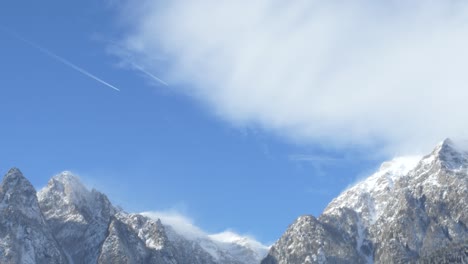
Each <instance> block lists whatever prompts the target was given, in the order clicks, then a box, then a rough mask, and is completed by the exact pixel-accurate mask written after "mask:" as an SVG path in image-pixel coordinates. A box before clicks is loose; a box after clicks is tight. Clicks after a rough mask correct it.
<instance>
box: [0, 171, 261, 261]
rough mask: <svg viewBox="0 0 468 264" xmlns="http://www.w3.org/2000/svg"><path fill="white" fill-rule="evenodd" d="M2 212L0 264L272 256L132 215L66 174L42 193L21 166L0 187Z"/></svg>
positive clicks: (0, 221)
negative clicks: (196, 236) (196, 237)
mask: <svg viewBox="0 0 468 264" xmlns="http://www.w3.org/2000/svg"><path fill="white" fill-rule="evenodd" d="M0 215H1V216H2V217H1V219H0V263H26V264H29V263H31V264H32V263H73V264H76V263H128V264H130V263H161V264H165V263H167V264H184V263H194V264H196V263H199V264H209V263H212V264H218V263H226V264H243V263H252V264H253V263H258V262H259V261H260V259H261V258H262V257H263V256H264V255H266V248H264V249H262V250H263V253H261V251H262V250H260V249H259V248H255V247H252V248H250V247H249V246H250V245H248V244H244V245H239V244H238V243H237V241H232V242H226V243H225V244H226V245H227V246H228V247H223V246H221V245H220V244H219V243H217V242H215V240H214V239H211V238H210V237H209V236H208V235H207V236H206V237H205V238H204V239H205V240H204V241H197V240H193V239H189V238H187V237H185V236H184V234H179V233H177V232H176V231H173V230H171V227H170V226H168V225H165V224H163V223H162V222H161V220H159V219H152V218H149V217H146V216H144V215H141V214H136V213H127V212H125V211H123V210H121V209H118V208H116V207H115V206H114V205H112V203H111V202H110V201H109V199H108V198H107V196H106V195H104V194H102V193H100V192H99V191H97V190H95V189H91V190H90V189H88V188H86V187H85V186H84V185H83V184H82V183H81V181H80V180H79V178H78V177H77V176H75V175H73V174H72V173H71V172H68V171H65V172H63V173H60V174H58V175H56V176H54V177H52V178H51V179H50V180H49V182H48V184H47V186H45V187H44V188H42V189H41V190H40V191H39V192H36V190H35V189H34V187H33V186H32V185H31V183H30V182H29V181H28V180H27V179H26V178H25V177H24V176H23V174H22V173H21V171H20V170H19V169H17V168H12V169H10V170H9V172H8V173H7V174H6V175H5V177H4V178H3V181H2V183H1V184H0ZM18 230H19V231H18ZM31 230H32V231H34V232H32V231H31ZM31 232H32V233H31ZM13 233H18V234H20V235H21V236H20V235H17V236H13ZM24 233H26V235H22V234H24ZM36 233H37V234H36ZM31 234H32V235H31ZM11 237H13V238H14V239H11ZM239 237H240V236H239ZM31 238H32V239H31ZM240 238H241V237H240ZM246 239H247V238H246ZM24 241H30V243H29V244H28V243H25V242H24ZM202 242H203V243H209V244H210V246H211V247H212V249H213V250H214V251H215V252H216V255H213V254H211V252H209V251H207V250H206V248H205V247H204V246H203V244H202ZM22 245H26V246H27V247H28V248H27V249H28V250H29V251H28V250H24V249H22V248H21V246H22ZM232 248H236V249H238V250H237V251H232V252H229V250H231V249H232ZM252 252H253V253H256V254H253V253H252ZM2 253H3V254H2Z"/></svg>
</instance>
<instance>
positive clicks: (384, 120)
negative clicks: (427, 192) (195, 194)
mask: <svg viewBox="0 0 468 264" xmlns="http://www.w3.org/2000/svg"><path fill="white" fill-rule="evenodd" d="M126 10H127V12H128V14H130V15H128V16H127V17H125V18H123V21H125V22H126V23H128V25H129V27H128V28H129V30H128V32H126V33H127V35H126V38H125V39H124V40H123V44H122V45H123V46H124V47H125V48H126V50H125V52H123V53H122V54H127V55H128V57H126V58H125V59H129V58H131V59H132V60H133V61H135V63H137V64H138V65H143V67H145V69H150V70H151V72H152V73H154V74H156V75H158V76H160V75H161V74H162V77H163V78H164V79H165V80H167V81H168V82H169V83H171V84H175V86H172V87H184V88H179V89H180V90H181V92H183V93H188V94H190V95H192V96H194V97H196V98H197V99H199V100H201V101H202V102H204V103H206V104H207V105H208V106H210V107H211V109H212V110H214V112H215V113H216V114H218V115H219V116H221V117H222V118H224V119H226V120H228V121H230V122H233V123H234V124H237V125H259V126H261V127H264V128H266V129H268V130H271V131H274V132H276V133H279V134H281V135H284V136H286V137H288V138H290V139H293V140H300V141H305V142H322V143H324V144H331V145H333V146H339V147H346V146H352V145H356V144H357V145H361V146H362V145H371V146H372V145H374V146H383V147H386V148H387V149H389V150H391V151H395V150H399V151H404V150H407V149H406V148H407V147H408V146H411V147H412V148H414V147H421V148H423V150H425V151H427V148H428V147H429V146H433V145H434V144H435V143H436V142H438V141H440V140H441V139H443V138H445V137H463V136H465V135H466V134H467V132H468V131H467V130H468V122H465V120H466V118H467V114H466V112H467V111H466V109H465V101H466V98H468V89H467V85H468V74H467V73H466V66H467V63H468V49H467V48H466V47H468V19H467V17H468V3H467V2H464V1H456V0H449V1H442V0H432V1H422V0H421V1H401V0H390V1H371V0H351V1H339V0H331V1H318V0H296V1H271V0H256V1H246V0H240V1H234V0H233V1H227V0H226V1H217V0H199V1H182V0H175V1H149V0H148V1H140V2H138V3H135V2H132V4H131V5H128V6H126Z"/></svg>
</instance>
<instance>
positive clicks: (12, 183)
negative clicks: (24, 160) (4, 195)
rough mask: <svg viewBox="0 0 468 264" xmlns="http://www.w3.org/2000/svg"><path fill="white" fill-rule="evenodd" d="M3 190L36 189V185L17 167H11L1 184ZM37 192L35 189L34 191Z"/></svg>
mask: <svg viewBox="0 0 468 264" xmlns="http://www.w3.org/2000/svg"><path fill="white" fill-rule="evenodd" d="M0 188H1V189H2V190H3V191H7V190H16V189H20V190H21V191H28V190H29V191H31V190H32V191H34V187H33V186H32V185H31V183H30V182H29V181H28V179H26V178H25V177H24V176H23V173H22V172H21V171H20V170H19V169H17V168H11V169H10V170H9V171H8V172H7V174H5V176H4V177H3V181H2V183H1V185H0ZM34 192H35V191H34Z"/></svg>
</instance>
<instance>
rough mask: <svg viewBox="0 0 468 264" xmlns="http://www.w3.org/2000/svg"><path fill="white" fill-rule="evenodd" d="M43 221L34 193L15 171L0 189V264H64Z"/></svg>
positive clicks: (29, 185) (29, 184)
mask: <svg viewBox="0 0 468 264" xmlns="http://www.w3.org/2000/svg"><path fill="white" fill-rule="evenodd" d="M66 262H67V260H66V258H65V255H64V254H63V252H62V250H61V248H60V246H59V244H58V243H57V241H56V240H55V238H54V236H53V235H52V232H51V230H50V229H49V226H48V225H47V223H46V221H45V220H44V218H43V216H42V213H41V210H40V208H39V203H38V201H37V197H36V190H34V188H33V186H32V185H31V183H29V181H28V180H27V179H26V178H24V176H23V174H22V173H21V172H20V171H19V170H18V169H11V170H10V171H9V172H8V173H7V174H6V175H5V177H4V178H3V181H2V183H1V185H0V263H11V264H15V263H24V264H29V263H31V264H34V263H44V264H46V263H66Z"/></svg>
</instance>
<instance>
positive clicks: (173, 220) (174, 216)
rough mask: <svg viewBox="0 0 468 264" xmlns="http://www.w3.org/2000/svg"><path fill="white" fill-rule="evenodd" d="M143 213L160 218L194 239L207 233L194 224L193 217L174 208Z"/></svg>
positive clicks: (153, 217) (164, 222) (178, 231)
mask: <svg viewBox="0 0 468 264" xmlns="http://www.w3.org/2000/svg"><path fill="white" fill-rule="evenodd" d="M141 214H142V215H144V216H146V217H149V218H152V219H160V220H161V222H162V223H163V224H167V225H170V226H171V227H172V228H174V230H175V231H176V232H177V233H179V234H183V235H184V236H186V237H189V238H192V239H193V238H198V237H203V236H205V235H206V233H205V232H204V231H202V230H201V229H200V228H199V227H197V226H195V225H194V224H193V220H192V219H191V218H189V217H187V216H185V215H183V214H181V213H179V212H177V211H174V210H169V211H149V212H143V213H141Z"/></svg>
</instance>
